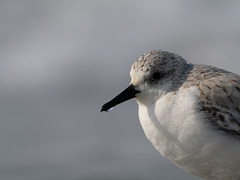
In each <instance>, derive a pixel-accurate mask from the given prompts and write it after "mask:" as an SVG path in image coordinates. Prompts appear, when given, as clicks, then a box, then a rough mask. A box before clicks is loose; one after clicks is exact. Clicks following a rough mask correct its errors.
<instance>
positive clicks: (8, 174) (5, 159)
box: [0, 0, 240, 180]
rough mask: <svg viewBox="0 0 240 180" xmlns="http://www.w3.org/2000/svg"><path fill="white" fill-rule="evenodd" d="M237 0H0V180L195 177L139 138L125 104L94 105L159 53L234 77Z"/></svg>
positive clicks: (238, 54)
mask: <svg viewBox="0 0 240 180" xmlns="http://www.w3.org/2000/svg"><path fill="white" fill-rule="evenodd" d="M239 18H240V1H237V0H236V1H234V0H230V1H223V0H211V1H209V0H202V1H197V0H181V1H179V0H158V1H157V0H148V1H141V0H131V1H129V0H121V1H120V0H119V1H111V0H95V1H92V0H86V1H83V0H78V1H77V0H65V1H61V0H58V1H57V0H56V1H54V0H41V1H37V0H36V1H34V0H15V1H14V0H5V1H4V0H1V1H0V38H1V40H0V179H1V180H66V179H67V180H95V179H98V180H110V179H119V180H129V179H131V180H133V179H138V180H146V179H149V180H155V179H156V180H157V179H164V180H168V179H169V180H170V179H171V180H172V179H184V180H190V179H191V180H197V179H199V178H197V177H193V176H191V175H189V174H187V173H185V172H183V171H182V170H180V169H179V168H178V167H176V166H175V165H172V164H171V163H170V162H169V160H167V159H166V158H163V157H162V156H161V155H160V154H159V153H158V152H157V151H156V150H155V149H154V147H153V146H152V145H151V143H150V142H148V140H147V139H146V137H145V135H144V133H143V131H142V128H141V126H140V123H139V120H138V116H137V104H136V102H135V101H134V100H131V101H129V102H126V103H124V104H122V105H120V106H118V107H117V108H115V109H114V110H113V111H111V112H110V113H100V108H101V105H102V104H104V103H105V102H106V101H108V100H110V99H111V98H113V97H114V96H115V95H117V94H118V93H119V92H121V91H122V90H123V89H124V88H125V87H127V85H128V84H129V82H130V77H129V70H130V66H131V65H132V63H133V62H134V61H135V60H136V59H137V58H138V56H140V55H141V54H142V53H144V52H147V51H149V50H152V49H163V50H168V51H171V52H175V53H178V54H180V55H181V56H182V57H184V58H185V59H187V60H188V61H190V62H192V63H198V64H211V65H214V66H218V67H221V68H224V69H227V70H230V71H232V72H235V73H240V69H239V65H240V51H239V47H240V33H239V32H240V22H239Z"/></svg>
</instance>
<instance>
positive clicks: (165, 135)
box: [137, 88, 240, 179]
mask: <svg viewBox="0 0 240 180" xmlns="http://www.w3.org/2000/svg"><path fill="white" fill-rule="evenodd" d="M193 91H194V92H193ZM197 91H198V90H197V89H196V88H191V89H188V90H184V91H182V92H181V91H180V92H179V94H178V95H175V94H173V93H172V94H170V93H169V94H167V95H165V96H164V97H162V98H160V99H159V100H157V101H156V103H154V104H151V105H145V104H142V103H141V101H138V99H137V101H138V104H139V119H140V123H141V125H142V127H143V130H144V132H145V134H146V136H147V138H148V139H149V140H150V141H151V142H152V144H153V145H154V147H155V148H156V149H157V150H158V151H159V152H160V153H161V154H162V155H163V156H166V157H168V158H169V159H170V160H171V161H172V162H173V163H175V164H176V165H178V166H179V167H181V168H182V169H184V170H185V171H187V172H190V173H191V174H194V175H197V176H200V177H203V178H206V179H240V140H238V139H235V138H232V137H231V136H230V135H224V134H221V132H220V131H217V130H214V129H213V128H212V127H210V126H209V125H208V124H207V121H205V120H204V114H199V113H198V114H196V111H195V109H196V108H197V106H198V104H197V101H196V96H197V94H198V92H197ZM194 94H195V95H196V96H194Z"/></svg>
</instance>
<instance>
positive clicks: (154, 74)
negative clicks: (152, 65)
mask: <svg viewBox="0 0 240 180" xmlns="http://www.w3.org/2000/svg"><path fill="white" fill-rule="evenodd" d="M161 77H162V74H161V73H160V72H155V73H153V74H152V79H153V80H159V79H161Z"/></svg>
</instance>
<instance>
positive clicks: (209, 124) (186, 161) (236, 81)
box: [101, 50, 240, 180]
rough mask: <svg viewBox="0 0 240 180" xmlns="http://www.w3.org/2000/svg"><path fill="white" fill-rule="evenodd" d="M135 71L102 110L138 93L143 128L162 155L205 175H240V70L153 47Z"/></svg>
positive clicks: (217, 178)
mask: <svg viewBox="0 0 240 180" xmlns="http://www.w3.org/2000/svg"><path fill="white" fill-rule="evenodd" d="M130 76H131V83H130V85H129V86H128V87H127V88H126V89H125V90H124V91H123V92H122V93H120V94H119V95H118V96H116V97H115V98H114V99H112V100H111V101H109V102H108V103H106V104H104V105H103V106H102V109H101V111H108V110H109V109H111V108H113V107H114V106H116V105H118V104H120V103H122V102H124V101H126V100H129V99H132V98H135V99H136V101H137V103H138V107H139V111H138V114H139V120H140V123H141V125H142V128H143V130H144V133H145V135H146V137H147V138H148V139H149V140H150V141H151V143H152V144H153V146H154V147H155V148H156V149H157V151H159V152H160V153H161V154H162V155H163V156H165V157H167V158H168V159H170V160H171V162H173V163H174V164H176V165H177V166H178V167H180V168H181V169H183V170H185V171H187V172H188V173H191V174H193V175H195V176H199V177H201V178H204V179H208V180H239V179H240V76H239V75H237V74H234V73H231V72H229V71H226V70H223V69H219V68H217V67H213V66H209V65H196V64H191V63H188V62H187V61H186V60H185V59H183V58H182V57H181V56H179V55H176V54H174V53H170V52H167V51H162V50H154V51H150V52H148V53H145V54H143V55H141V56H140V57H139V58H138V59H137V60H136V62H134V64H133V65H132V67H131V71H130Z"/></svg>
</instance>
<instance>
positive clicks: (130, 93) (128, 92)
mask: <svg viewBox="0 0 240 180" xmlns="http://www.w3.org/2000/svg"><path fill="white" fill-rule="evenodd" d="M137 93H140V91H138V90H136V89H135V87H134V85H132V84H130V85H129V86H128V87H127V88H126V89H125V90H124V91H123V92H121V93H120V94H119V95H117V96H116V97H115V98H113V99H112V100H111V101H109V102H107V103H106V104H104V105H103V106H102V109H101V112H102V111H108V110H109V109H111V108H113V107H114V106H116V105H118V104H120V103H122V102H124V101H127V100H129V99H132V98H134V97H136V94H137Z"/></svg>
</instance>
